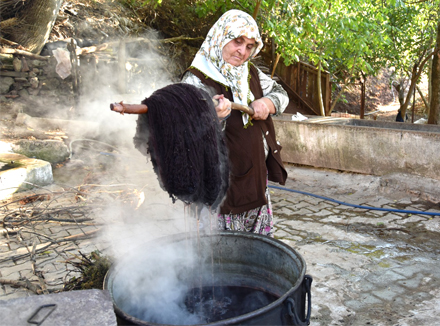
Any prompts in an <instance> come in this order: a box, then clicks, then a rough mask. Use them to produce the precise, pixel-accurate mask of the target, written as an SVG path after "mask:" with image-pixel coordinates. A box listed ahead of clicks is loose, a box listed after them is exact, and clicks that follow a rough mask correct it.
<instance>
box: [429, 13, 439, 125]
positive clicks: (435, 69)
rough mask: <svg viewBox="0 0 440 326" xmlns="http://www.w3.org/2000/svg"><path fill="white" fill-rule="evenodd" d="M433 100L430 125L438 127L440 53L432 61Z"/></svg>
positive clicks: (437, 46)
mask: <svg viewBox="0 0 440 326" xmlns="http://www.w3.org/2000/svg"><path fill="white" fill-rule="evenodd" d="M438 49H440V18H439V21H438V25H437V41H436V50H438ZM431 87H432V88H431V89H432V93H431V94H432V98H431V100H430V108H429V116H428V124H434V125H438V124H439V121H440V51H437V53H436V54H435V55H434V58H433V59H432V76H431Z"/></svg>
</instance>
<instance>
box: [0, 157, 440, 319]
mask: <svg viewBox="0 0 440 326" xmlns="http://www.w3.org/2000/svg"><path fill="white" fill-rule="evenodd" d="M67 168H68V167H66V169H67ZM82 168H83V167H82ZM121 168H123V167H121ZM71 169H77V167H74V164H72V167H71ZM288 171H289V179H288V181H287V184H286V186H285V188H283V189H278V188H271V196H272V202H273V209H274V212H275V215H276V221H275V223H276V232H275V237H276V238H278V239H279V240H281V241H283V242H285V243H287V244H289V245H291V246H292V247H293V248H294V249H295V250H297V251H298V252H299V253H300V254H301V255H302V256H303V258H304V259H305V261H306V264H307V274H309V275H311V276H312V277H313V284H312V315H311V325H314V326H318V325H319V326H321V325H322V326H323V325H396V326H397V325H400V326H404V325H436V324H439V322H438V320H440V290H439V289H440V287H439V285H440V278H439V271H440V262H439V259H438V257H439V255H438V254H439V253H440V244H439V243H440V241H439V240H440V235H439V226H440V216H435V215H432V216H430V215H425V214H416V213H406V212H391V211H380V210H366V209H363V208H355V207H351V206H347V205H344V204H341V203H337V202H333V201H330V200H327V199H324V198H319V197H316V196H312V195H310V194H314V195H319V196H323V197H328V198H332V199H335V200H338V201H340V202H344V203H349V204H356V205H365V206H373V207H380V208H387V209H391V210H393V209H398V210H400V211H402V210H403V211H407V210H410V211H417V212H419V211H423V212H440V206H439V204H438V198H440V195H439V193H440V186H439V182H438V181H436V180H420V179H417V178H413V177H407V176H405V177H404V176H401V175H400V176H387V177H381V178H380V177H374V176H364V175H358V174H351V173H341V172H337V171H328V170H321V169H312V168H306V167H295V166H289V167H288ZM139 173H140V174H139ZM69 174H71V173H69ZM116 174H117V173H116ZM114 175H115V173H113V177H114ZM76 178H77V179H78V180H79V179H80V177H79V175H78V176H77V177H76ZM81 180H83V179H81ZM145 180H148V182H146V181H145ZM151 180H154V181H151ZM123 181H124V182H123V185H122V184H117V183H115V182H113V183H104V182H102V180H94V182H92V181H91V180H89V182H88V185H89V186H88V188H87V187H82V188H80V190H81V191H80V192H78V191H77V190H78V188H76V191H69V189H70V190H71V189H72V188H69V187H66V186H60V185H57V186H55V185H53V186H51V187H48V188H46V189H40V190H38V191H33V192H28V193H21V194H20V195H19V196H18V197H16V198H15V199H16V200H18V199H20V198H24V197H26V196H29V195H30V194H34V193H38V194H44V195H45V196H47V195H48V193H49V194H50V196H49V197H42V198H39V199H38V200H35V201H33V202H29V203H27V204H24V203H21V204H20V202H18V201H17V202H13V201H12V200H9V201H4V202H3V203H0V206H1V210H2V211H1V214H2V220H3V223H4V224H3V226H4V228H3V230H2V232H3V235H2V237H1V238H0V273H1V275H0V278H1V279H2V280H3V281H5V280H6V281H7V280H10V281H20V282H25V283H26V282H28V283H31V284H33V287H31V288H33V289H34V290H35V289H39V290H40V292H43V293H48V292H53V291H57V290H60V289H62V286H63V283H64V282H65V281H66V280H67V279H69V278H70V277H72V276H75V275H76V276H78V273H77V272H74V271H72V267H71V265H70V264H69V263H68V261H69V260H72V259H75V257H77V256H78V255H79V254H80V252H81V253H84V254H87V253H90V252H92V251H95V250H99V251H101V252H102V253H104V254H108V255H111V256H114V257H117V256H118V255H123V254H124V253H125V252H127V250H130V246H132V245H133V246H134V245H136V242H135V241H132V240H133V239H136V238H142V239H143V240H146V239H153V238H155V237H158V236H164V235H167V234H171V233H175V232H182V231H185V230H187V229H188V228H189V227H188V224H189V223H188V221H187V220H186V219H185V218H184V217H182V212H183V211H184V207H183V205H182V204H181V203H176V204H172V202H171V200H170V198H169V197H168V195H167V194H165V193H164V192H163V191H162V190H160V187H159V185H158V184H157V180H156V178H155V176H154V173H153V172H152V170H151V169H150V168H147V169H145V168H144V170H142V171H141V170H138V174H137V175H136V176H132V177H131V178H127V177H124V179H123ZM119 182H121V180H119ZM132 183H133V184H132ZM91 184H93V186H90V185H91ZM287 189H292V190H294V191H302V192H304V193H298V192H292V191H289V190H287ZM140 190H142V192H143V195H144V197H142V196H141V195H140ZM141 197H142V198H144V202H143V203H142V204H141V201H140V198H141ZM140 204H141V205H140ZM85 208H86V209H85ZM49 213H50V214H49ZM39 217H41V218H40V219H39ZM6 283H7V282H6ZM15 285H17V284H15ZM22 285H23V283H22ZM33 294H34V293H33V292H32V291H31V290H29V289H26V288H25V287H23V286H19V287H17V286H11V285H10V284H5V282H3V285H1V288H0V300H8V299H12V298H17V297H23V296H29V295H33Z"/></svg>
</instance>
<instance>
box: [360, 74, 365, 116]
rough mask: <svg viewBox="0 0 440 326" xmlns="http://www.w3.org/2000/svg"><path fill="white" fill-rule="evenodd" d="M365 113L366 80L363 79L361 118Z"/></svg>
mask: <svg viewBox="0 0 440 326" xmlns="http://www.w3.org/2000/svg"><path fill="white" fill-rule="evenodd" d="M364 115H365V82H364V81H361V112H360V118H361V119H363V118H364Z"/></svg>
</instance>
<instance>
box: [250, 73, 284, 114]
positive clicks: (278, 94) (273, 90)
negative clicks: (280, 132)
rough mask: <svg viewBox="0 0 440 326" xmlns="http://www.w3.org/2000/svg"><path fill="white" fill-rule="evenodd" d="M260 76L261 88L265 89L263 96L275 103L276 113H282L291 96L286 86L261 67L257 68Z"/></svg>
mask: <svg viewBox="0 0 440 326" xmlns="http://www.w3.org/2000/svg"><path fill="white" fill-rule="evenodd" d="M257 71H258V77H259V78H260V83H261V88H262V89H263V96H264V97H267V98H269V99H270V100H271V101H272V102H273V104H274V105H275V109H276V113H275V114H274V115H280V114H281V113H283V112H284V110H285V109H286V107H287V105H288V104H289V96H288V95H287V92H286V91H285V90H284V88H283V87H282V86H281V85H280V84H278V83H277V82H276V81H275V80H273V79H271V78H270V77H269V76H267V75H266V74H265V73H263V72H262V71H261V70H260V69H258V68H257Z"/></svg>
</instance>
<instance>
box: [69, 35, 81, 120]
mask: <svg viewBox="0 0 440 326" xmlns="http://www.w3.org/2000/svg"><path fill="white" fill-rule="evenodd" d="M67 50H69V53H70V65H71V67H72V68H71V69H72V71H71V75H72V89H73V98H74V101H75V105H74V110H73V112H69V114H74V112H76V109H77V108H78V107H79V104H80V103H79V69H78V56H77V55H76V44H75V42H74V40H73V39H72V40H71V42H70V43H69V44H67Z"/></svg>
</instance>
